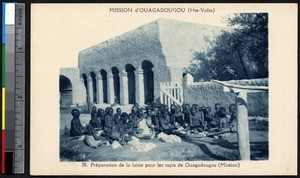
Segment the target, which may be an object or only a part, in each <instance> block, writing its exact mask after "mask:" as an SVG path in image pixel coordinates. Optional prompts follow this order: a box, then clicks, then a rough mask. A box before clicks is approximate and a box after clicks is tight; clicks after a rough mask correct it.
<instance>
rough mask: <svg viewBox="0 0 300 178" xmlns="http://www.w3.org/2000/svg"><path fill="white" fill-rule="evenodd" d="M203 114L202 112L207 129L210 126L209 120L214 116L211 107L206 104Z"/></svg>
mask: <svg viewBox="0 0 300 178" xmlns="http://www.w3.org/2000/svg"><path fill="white" fill-rule="evenodd" d="M203 114H204V122H206V127H207V129H208V130H209V129H211V128H212V126H211V122H212V121H213V117H214V115H213V114H212V112H211V107H210V106H208V107H206V108H204V110H203Z"/></svg>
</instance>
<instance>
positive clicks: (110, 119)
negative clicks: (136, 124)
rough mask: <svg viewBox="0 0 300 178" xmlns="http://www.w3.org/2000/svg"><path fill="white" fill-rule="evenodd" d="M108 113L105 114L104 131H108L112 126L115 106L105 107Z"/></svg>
mask: <svg viewBox="0 0 300 178" xmlns="http://www.w3.org/2000/svg"><path fill="white" fill-rule="evenodd" d="M105 110H106V112H107V114H106V115H105V116H104V131H105V132H108V129H109V128H110V127H111V123H112V122H113V108H111V107H108V108H106V109H105Z"/></svg>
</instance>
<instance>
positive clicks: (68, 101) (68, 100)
mask: <svg viewBox="0 0 300 178" xmlns="http://www.w3.org/2000/svg"><path fill="white" fill-rule="evenodd" d="M59 93H60V100H59V101H60V106H70V105H72V104H73V86H72V83H71V80H70V79H69V78H68V77H66V76H64V75H59Z"/></svg>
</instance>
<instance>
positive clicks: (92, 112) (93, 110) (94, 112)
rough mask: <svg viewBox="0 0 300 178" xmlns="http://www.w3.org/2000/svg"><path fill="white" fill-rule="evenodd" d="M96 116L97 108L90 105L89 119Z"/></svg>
mask: <svg viewBox="0 0 300 178" xmlns="http://www.w3.org/2000/svg"><path fill="white" fill-rule="evenodd" d="M95 117H97V108H96V106H93V107H92V111H91V119H93V118H95Z"/></svg>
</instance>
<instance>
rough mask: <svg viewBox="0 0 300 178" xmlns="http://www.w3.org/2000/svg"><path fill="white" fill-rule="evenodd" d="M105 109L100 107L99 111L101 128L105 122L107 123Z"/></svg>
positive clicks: (98, 116)
mask: <svg viewBox="0 0 300 178" xmlns="http://www.w3.org/2000/svg"><path fill="white" fill-rule="evenodd" d="M104 114H105V113H104V110H103V109H101V108H99V109H98V111H97V118H98V119H99V121H100V123H101V128H102V129H103V128H104V124H105V121H104Z"/></svg>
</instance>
